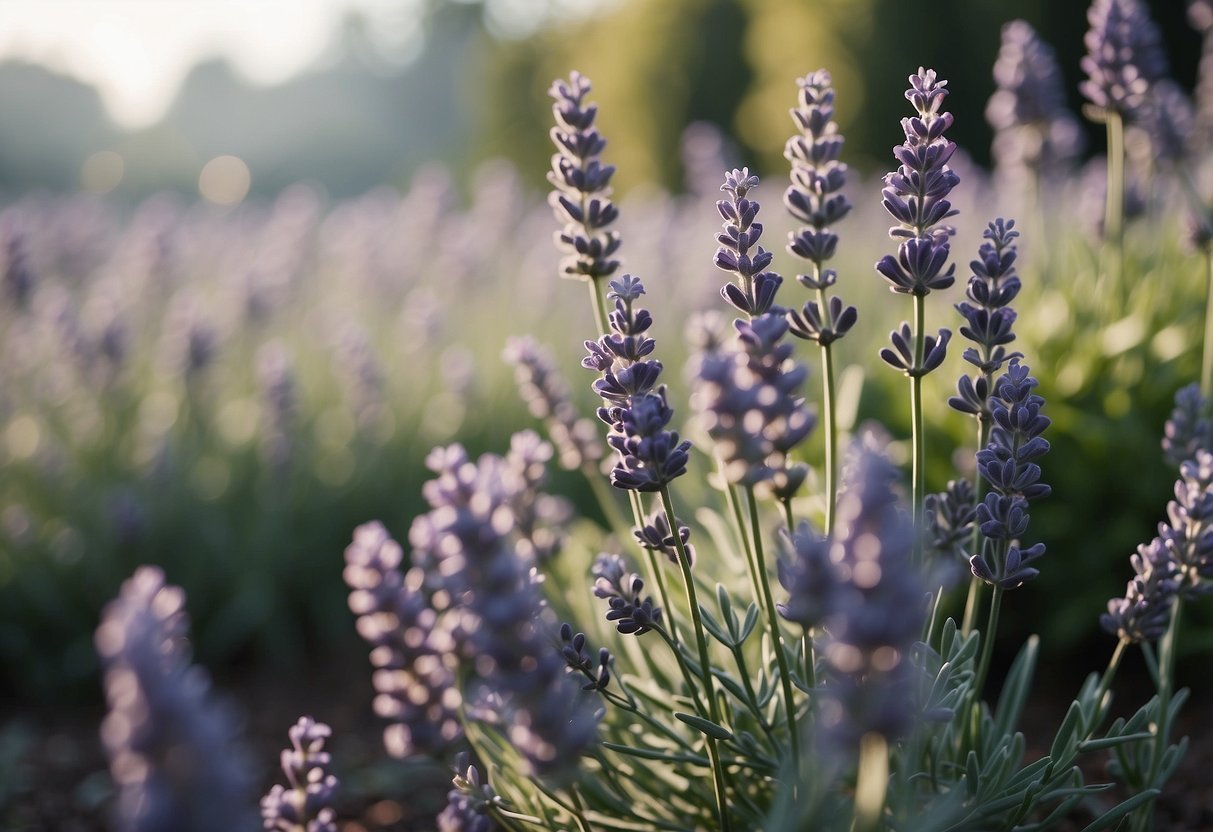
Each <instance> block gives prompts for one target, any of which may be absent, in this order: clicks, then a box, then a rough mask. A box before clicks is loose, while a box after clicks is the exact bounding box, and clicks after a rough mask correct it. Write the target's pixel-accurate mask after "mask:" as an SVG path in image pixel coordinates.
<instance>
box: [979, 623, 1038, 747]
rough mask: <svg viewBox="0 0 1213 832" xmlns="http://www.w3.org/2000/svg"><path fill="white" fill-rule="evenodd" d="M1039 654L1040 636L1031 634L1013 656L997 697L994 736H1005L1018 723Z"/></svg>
mask: <svg viewBox="0 0 1213 832" xmlns="http://www.w3.org/2000/svg"><path fill="white" fill-rule="evenodd" d="M983 636H984V633H983ZM1039 655H1040V638H1039V637H1038V636H1031V637H1030V638H1029V639H1028V640H1027V641H1026V642H1025V643H1024V646H1023V647H1022V648H1021V649H1020V651H1019V655H1018V656H1016V657H1015V661H1014V662H1013V663H1012V664H1011V670H1010V672H1009V673H1007V680H1006V681H1005V682H1004V683H1003V686H1002V693H1001V694H1000V695H999V697H998V708H997V709H996V710H995V712H994V726H993V732H994V736H1006V735H1008V734H1010V733H1012V732H1013V731H1014V730H1015V726H1016V725H1018V724H1019V717H1020V715H1021V714H1022V713H1023V708H1024V704H1025V703H1026V702H1027V700H1028V692H1029V690H1030V689H1031V687H1032V677H1033V676H1034V675H1035V673H1036V660H1037V658H1038V656H1039Z"/></svg>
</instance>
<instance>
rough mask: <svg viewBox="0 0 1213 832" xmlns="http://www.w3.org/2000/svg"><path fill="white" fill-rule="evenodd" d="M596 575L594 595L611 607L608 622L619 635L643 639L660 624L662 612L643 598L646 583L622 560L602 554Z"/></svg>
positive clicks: (647, 599) (608, 612) (650, 599)
mask: <svg viewBox="0 0 1213 832" xmlns="http://www.w3.org/2000/svg"><path fill="white" fill-rule="evenodd" d="M593 575H594V595H596V596H597V597H599V598H603V599H605V600H606V602H607V605H608V606H609V607H610V609H609V610H608V611H607V614H606V617H607V621H612V622H614V623H615V629H617V630H618V631H619V632H621V633H623V634H624V635H632V634H635V635H638V636H642V635H644V634H645V633H647V632H649V630H651V629H653V626H654V625H659V624H661V608H660V607H654V606H653V599H652V598H649V597H647V596H646V597H644V598H641V593H643V592H644V579H642V578H641V577H640V576H639V575H637V574H636V573H635V572H631V571H629V570H628V567H627V563H626V562H625V561H624V559H623V558H622V557H621V556H619V555H613V554H607V553H605V552H604V553H602V554H600V555H599V556H598V559H597V560H596V561H595V562H594V569H593Z"/></svg>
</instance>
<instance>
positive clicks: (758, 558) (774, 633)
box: [746, 487, 800, 780]
mask: <svg viewBox="0 0 1213 832" xmlns="http://www.w3.org/2000/svg"><path fill="white" fill-rule="evenodd" d="M746 494H747V496H748V497H749V501H750V531H751V534H753V536H754V571H755V573H756V574H755V578H756V580H757V582H758V584H759V586H760V587H761V588H762V600H763V606H764V607H766V612H767V624H768V625H769V626H770V628H771V641H772V642H773V643H774V646H775V661H776V663H778V665H779V682H780V686H781V687H782V688H783V707H784V713H786V714H787V719H788V736H789V738H790V739H791V744H792V772H793V776H794V779H795V780H799V779H800V734H799V732H798V731H797V730H796V701H795V700H794V699H793V698H792V674H791V673H790V672H789V671H788V656H787V651H786V649H785V648H784V643H783V630H781V629H780V627H779V615H778V613H777V612H776V610H775V599H774V598H772V597H771V581H770V579H769V578H768V577H767V569H766V563H765V562H764V558H763V549H762V527H761V526H760V525H759V522H758V498H757V497H755V496H754V489H753V487H750V488H747V489H746Z"/></svg>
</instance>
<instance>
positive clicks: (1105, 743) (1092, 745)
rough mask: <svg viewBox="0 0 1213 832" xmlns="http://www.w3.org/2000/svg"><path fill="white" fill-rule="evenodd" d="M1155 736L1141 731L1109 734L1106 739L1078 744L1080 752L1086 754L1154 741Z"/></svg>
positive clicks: (1101, 738)
mask: <svg viewBox="0 0 1213 832" xmlns="http://www.w3.org/2000/svg"><path fill="white" fill-rule="evenodd" d="M1153 737H1154V735H1153V734H1151V733H1150V732H1149V731H1141V732H1139V733H1136V734H1116V735H1112V734H1109V735H1108V736H1106V737H1100V738H1099V739H1094V740H1087V741H1085V742H1081V743H1079V744H1078V750H1079V751H1081V752H1083V753H1086V752H1087V751H1101V750H1103V749H1105V748H1114V747H1116V746H1118V745H1124V744H1125V743H1130V742H1137V741H1139V740H1148V739H1153Z"/></svg>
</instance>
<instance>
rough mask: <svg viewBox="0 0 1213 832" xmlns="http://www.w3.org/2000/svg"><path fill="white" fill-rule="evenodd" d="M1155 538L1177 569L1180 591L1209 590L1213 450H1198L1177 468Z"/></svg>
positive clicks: (1212, 555)
mask: <svg viewBox="0 0 1213 832" xmlns="http://www.w3.org/2000/svg"><path fill="white" fill-rule="evenodd" d="M1158 533H1159V537H1160V538H1162V540H1163V543H1164V544H1165V546H1166V548H1167V551H1168V552H1170V554H1171V557H1172V558H1173V559H1174V561H1175V565H1176V568H1177V569H1178V570H1179V575H1180V580H1181V581H1182V583H1181V586H1180V592H1181V593H1183V594H1184V595H1185V596H1194V595H1199V594H1201V593H1204V592H1207V591H1209V585H1208V584H1207V583H1206V582H1207V581H1208V580H1209V579H1210V578H1213V453H1210V452H1209V451H1205V450H1200V451H1197V452H1196V456H1195V457H1194V458H1192V459H1189V460H1188V461H1187V462H1185V463H1184V464H1183V465H1181V466H1180V467H1179V479H1178V480H1176V482H1175V499H1174V500H1172V501H1171V502H1169V503H1168V504H1167V523H1165V524H1160V525H1159V529H1158Z"/></svg>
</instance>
